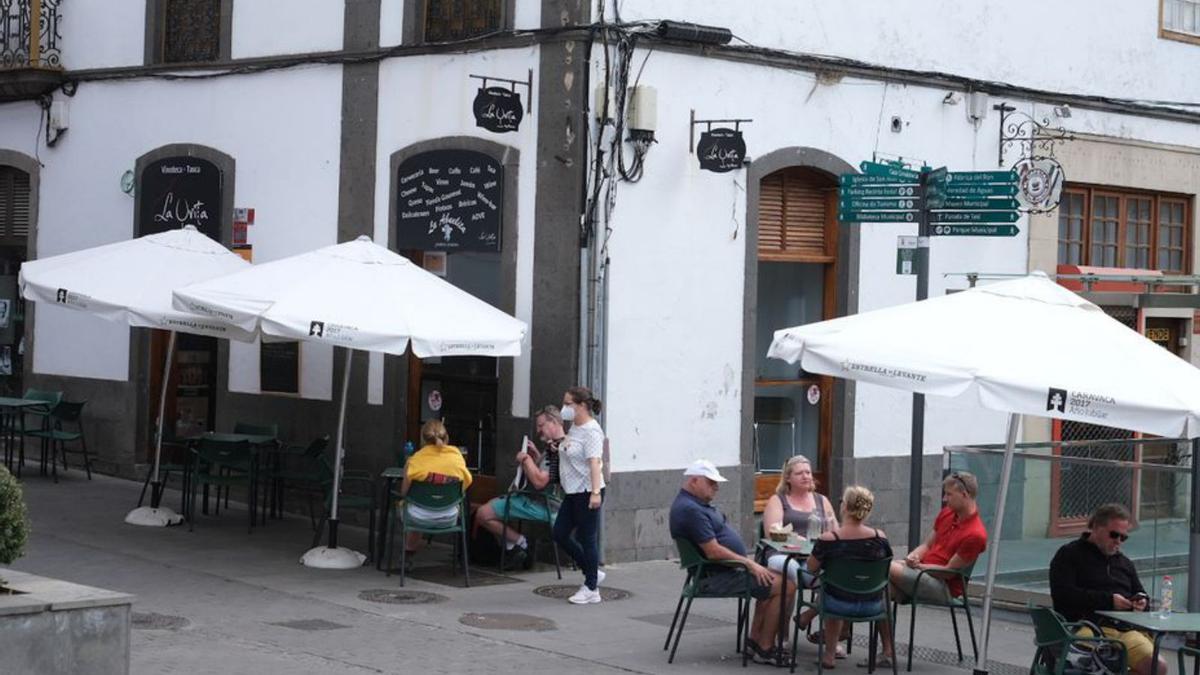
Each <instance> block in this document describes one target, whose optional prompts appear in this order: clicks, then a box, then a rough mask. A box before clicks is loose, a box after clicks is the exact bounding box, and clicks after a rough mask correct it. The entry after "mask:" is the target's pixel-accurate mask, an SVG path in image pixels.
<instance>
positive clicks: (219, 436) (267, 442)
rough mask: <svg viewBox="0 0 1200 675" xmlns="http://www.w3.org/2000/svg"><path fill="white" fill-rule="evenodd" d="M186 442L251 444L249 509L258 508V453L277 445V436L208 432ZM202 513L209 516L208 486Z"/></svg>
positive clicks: (205, 490)
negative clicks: (204, 441)
mask: <svg viewBox="0 0 1200 675" xmlns="http://www.w3.org/2000/svg"><path fill="white" fill-rule="evenodd" d="M184 440H186V441H188V442H189V443H198V442H200V441H202V440H208V441H217V442H218V443H241V442H243V441H245V442H246V443H247V444H249V446H250V461H251V472H252V475H251V476H250V484H251V491H252V494H251V495H249V499H250V504H248V505H247V506H249V508H250V509H251V510H254V509H256V508H257V507H258V487H257V485H258V473H259V466H258V456H259V452H258V451H259V450H260V449H262V448H266V447H269V446H271V445H273V444H275V442H276V441H277V440H278V439H277V438H276V437H275V436H273V435H271V434H237V433H230V432H226V431H206V432H204V433H202V434H196V435H195V436H189V437H187V438H186V439H184ZM217 498H218V499H219V498H220V495H219V494H218V495H217ZM200 512H201V513H204V514H208V486H207V485H206V486H205V487H204V502H203V503H202V505H201V507H200ZM263 522H264V524H265V522H266V514H265V513H264V514H263Z"/></svg>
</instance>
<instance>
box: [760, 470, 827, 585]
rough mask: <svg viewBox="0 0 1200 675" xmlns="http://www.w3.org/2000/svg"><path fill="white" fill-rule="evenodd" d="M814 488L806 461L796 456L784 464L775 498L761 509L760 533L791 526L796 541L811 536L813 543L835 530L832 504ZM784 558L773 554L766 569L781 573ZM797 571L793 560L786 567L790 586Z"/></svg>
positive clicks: (779, 554)
mask: <svg viewBox="0 0 1200 675" xmlns="http://www.w3.org/2000/svg"><path fill="white" fill-rule="evenodd" d="M816 488H817V484H816V482H815V481H814V480H813V473H812V465H811V464H809V461H808V458H807V457H804V456H802V455H797V456H795V457H792V458H791V459H789V460H788V461H786V462H784V464H783V470H782V471H781V472H780V474H779V486H778V487H777V488H775V494H773V495H771V497H770V498H769V499H767V504H766V507H764V509H763V520H762V523H763V532H770V531H771V528H772V527H773V526H776V525H791V526H792V532H795V533H796V534H797V535H799V536H800V537H804V538H807V537H808V536H809V534H810V533H811V534H812V535H813V538H814V539H815V538H816V537H819V536H821V535H822V534H824V533H825V532H828V531H830V530H833V529H835V528H837V526H838V522H837V515H836V514H837V512H836V511H835V510H834V508H833V504H831V503H830V502H829V499H828V498H827V497H825V496H824V495H822V494H818V493H817V491H816ZM786 557H787V556H786V555H784V554H783V553H775V554H774V555H772V556H771V557H769V558H767V567H768V568H769V569H772V570H775V571H776V572H782V571H783V563H784V560H785V559H786ZM799 569H800V564H799V562H797V561H795V560H793V561H792V564H791V565H789V566H788V571H787V574H788V578H789V579H791V581H792V582H793V583H795V581H796V574H797V573H798V571H799Z"/></svg>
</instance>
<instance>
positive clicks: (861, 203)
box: [838, 197, 921, 211]
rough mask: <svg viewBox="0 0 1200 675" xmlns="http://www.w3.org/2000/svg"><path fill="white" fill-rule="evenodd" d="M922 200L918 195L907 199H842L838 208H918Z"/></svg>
mask: <svg viewBox="0 0 1200 675" xmlns="http://www.w3.org/2000/svg"><path fill="white" fill-rule="evenodd" d="M920 206H921V204H920V200H919V199H917V198H916V197H908V198H906V199H842V200H841V201H839V202H838V208H839V209H840V210H842V211H846V210H850V209H859V210H861V209H916V208H920Z"/></svg>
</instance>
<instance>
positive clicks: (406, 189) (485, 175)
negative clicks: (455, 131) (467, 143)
mask: <svg viewBox="0 0 1200 675" xmlns="http://www.w3.org/2000/svg"><path fill="white" fill-rule="evenodd" d="M396 186H397V193H396V243H397V248H400V249H416V250H421V251H499V250H500V231H501V223H502V217H501V214H502V212H503V205H504V167H503V166H502V165H501V164H500V162H498V161H496V160H495V159H492V158H491V157H490V156H488V155H485V154H483V153H481V152H476V151H473V150H431V151H429V152H423V153H421V154H419V155H414V156H413V157H410V158H408V159H406V160H405V161H404V162H403V163H402V164H400V168H399V169H398V170H397V176H396Z"/></svg>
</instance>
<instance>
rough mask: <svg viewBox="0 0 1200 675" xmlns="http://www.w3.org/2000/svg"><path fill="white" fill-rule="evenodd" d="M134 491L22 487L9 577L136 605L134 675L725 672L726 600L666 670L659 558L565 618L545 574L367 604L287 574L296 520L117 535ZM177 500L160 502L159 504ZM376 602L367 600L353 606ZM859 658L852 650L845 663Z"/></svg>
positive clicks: (937, 649)
mask: <svg viewBox="0 0 1200 675" xmlns="http://www.w3.org/2000/svg"><path fill="white" fill-rule="evenodd" d="M27 476H28V474H27ZM139 487H140V486H138V485H136V484H134V483H130V482H128V481H122V480H117V479H111V478H106V477H99V476H98V477H97V478H96V479H95V480H93V481H91V482H88V481H86V480H83V479H81V478H80V477H79V476H78V475H75V472H72V473H71V474H69V475H68V476H67V477H66V478H64V479H63V480H62V481H61V482H60V483H59V484H58V485H54V484H52V483H50V482H49V481H47V480H43V479H40V478H27V479H26V481H25V491H26V501H27V502H28V504H29V510H30V515H31V519H32V523H33V528H34V529H33V536H32V540H31V542H30V546H29V548H28V551H27V553H26V555H25V557H23V558H22V559H20V560H19V561H18V562H17V563H16V564H14V565H13V567H14V568H17V569H20V570H23V571H27V572H32V573H35V574H42V575H46V576H51V577H57V578H62V579H66V580H69V581H74V582H77V583H82V584H87V585H93V586H100V587H103V588H109V589H113V590H119V591H123V592H127V593H132V594H135V595H136V596H137V602H136V603H135V605H134V613H135V620H134V622H133V623H134V628H133V639H132V648H131V652H132V654H131V657H132V662H133V666H132V672H133V673H136V674H141V673H189V674H190V673H209V672H222V673H322V674H341V673H347V674H351V673H353V674H358V673H511V672H513V671H514V670H519V671H520V672H522V673H552V672H553V673H563V672H588V673H618V672H624V673H657V672H675V673H718V672H721V673H728V672H737V671H736V670H735V669H738V668H739V666H740V657H739V656H738V655H737V654H736V653H735V650H734V629H733V621H734V614H735V611H734V605H733V603H732V602H726V601H708V602H700V601H698V602H697V603H696V604H695V606H694V607H693V610H692V618H691V619H690V620H689V624H690V625H689V626H688V630H687V631H686V632H685V634H684V636H683V640H682V643H681V646H680V654H679V656H678V657H677V658H676V663H675V664H674V665H673V666H669V665H668V664H667V663H666V654H665V653H664V652H663V651H662V642H663V639H664V638H665V636H666V625H667V623H668V622H669V620H670V612H671V611H672V610H673V609H674V605H675V600H676V599H677V598H678V588H679V584H680V582H681V577H680V574H679V571H678V567H677V565H675V564H674V563H672V562H669V561H647V562H640V563H626V564H619V565H610V566H609V567H608V573H609V577H608V580H607V582H606V585H607V586H609V587H610V588H612V589H621V590H625V591H628V592H629V597H627V598H625V599H621V600H614V601H610V602H604V603H601V604H599V605H589V606H584V607H576V606H572V605H569V604H568V603H566V602H563V601H562V600H561V599H556V598H554V597H546V596H547V595H550V596H553V594H546V593H543V594H538V593H535V592H534V591H535V589H537V588H539V587H541V586H544V585H550V584H569V585H575V584H578V583H580V581H581V578H580V577H579V575H578V573H577V572H571V571H569V570H564V579H563V580H562V581H559V580H558V579H556V578H555V575H554V571H553V568H550V569H549V570H548V571H547V570H545V569H541V570H539V571H537V572H530V573H521V574H519V575H515V578H516V581H515V582H513V583H500V584H489V585H477V586H475V587H472V588H469V589H467V588H455V587H451V586H448V585H442V584H437V583H431V582H428V581H418V580H414V579H410V580H409V581H408V583H407V585H406V586H405V588H404V589H403V590H405V591H421V592H425V593H433V594H436V596H437V597H433V598H420V599H421V600H432V601H430V602H421V603H417V604H392V603H388V602H379V601H377V600H380V599H384V600H387V599H395V598H389V597H388V594H387V593H386V591H399V590H401V589H400V588H399V581H398V579H397V578H396V577H395V576H392V577H385V576H384V575H383V574H382V573H380V572H376V571H375V569H374V568H373V567H363V568H361V569H356V570H349V571H329V570H312V569H307V568H304V567H302V566H300V565H299V564H298V559H299V556H300V554H301V553H303V552H304V550H305V548H306V547H307V546H308V543H309V540H310V538H311V532H310V530H309V529H308V521H307V519H306V518H287V519H284V520H282V521H280V520H272V521H270V522H269V523H268V524H267V525H266V526H265V527H259V528H255V530H254V532H253V533H252V534H247V533H246V529H245V522H246V521H245V513H244V511H239V510H238V509H236V508H234V509H232V510H230V511H228V512H225V511H223V512H222V515H221V516H220V517H201V519H200V520H199V521H198V522H197V524H196V527H195V531H194V532H188V530H187V528H186V527H175V528H168V529H158V528H139V527H135V526H131V525H125V524H124V523H123V522H122V519H123V517H124V514H125V512H126V511H128V509H130V508H131V507H132V506H133V505H134V503H135V502H136V499H137V492H138V488H139ZM177 500H178V496H177V495H173V494H171V493H168V497H167V503H168V504H171V503H173V501H177ZM345 529H346V533H345V535H344V536H345V537H346V538H347V539H348V541H347V542H346V543H347V544H349V545H351V546H354V547H356V548H358V549H359V550H365V548H366V545H365V544H366V537H365V533H363V532H361V531H358V530H356V529H354V528H345ZM420 564H422V565H429V566H441V565H446V558H445V553H444V552H442V551H438V550H431V551H428V552H427V553H426V554H425V555H424V556H423V559H421V560H420ZM486 573H487V570H476V571H475V574H476V575H483V574H486ZM479 580H480V581H482V579H479ZM379 590H382V591H385V593H383V594H382V595H383V597H382V598H380V597H379V596H380V595H381V594H379V593H376V594H374V595H373V594H371V593H364V591H379ZM360 596H362V597H360ZM364 597H365V598H372V597H374V600H376V601H372V600H371V599H364ZM399 599H404V598H403V597H400V598H399ZM923 614H924V612H923ZM921 623H922V625H921V626H918V630H917V643H918V645H920V646H921V648H922V649H921V650H918V652H917V654H918V656H921V655H922V654H925V655H926V658H935V657H931V656H929V655H935V656H936V655H937V654H941V655H943V656H944V655H945V654H946V653H947V652H948V651H953V648H954V647H953V645H954V643H953V635H952V633H951V632H950V631H949V620H948V617H947V616H946V615H945V614H943V613H940V612H937V611H936V610H932V611H930V612H929V614H928V616H926V617H925V618H924V619H923V620H922V622H921ZM965 639H966V636H965V635H964V640H965ZM992 642H993V650H994V654H995V655H996V656H997V657H998V658H999V659H1000V660H1001V661H1002V662H1003V663H1007V664H1008V667H1004V666H1003V665H1002V664H998V667H997V668H995V669H994V671H993V672H996V673H1000V674H1001V675H1003V673H1007V672H1015V670H1014V669H1015V668H1017V667H1020V666H1021V665H1022V664H1024V669H1027V668H1028V663H1029V658H1030V655H1031V653H1032V632H1031V629H1030V627H1029V626H1028V625H1026V624H1024V623H1021V622H1020V621H1012V622H1009V621H998V622H996V623H995V624H994V626H993V631H992ZM864 651H865V650H864V649H862V648H860V647H859V648H856V649H855V653H856V654H855V655H856V656H858V655H860V654H862V652H864ZM815 655H816V651H815V648H811V647H810V646H809V645H807V644H805V645H803V646H802V647H801V652H800V666H801V667H800V668H798V670H799V671H802V672H810V671H812V670H814V669H815V667H814V666H813V665H812V664H813V659H814V658H815ZM969 658H970V657H969V655H968V661H967V662H966V663H964V664H961V665H958V664H955V666H954V667H951V666H950V665H946V664H943V663H934V662H932V661H929V660H926V661H920V660H918V662H917V663H914V672H922V673H951V672H963V671H964V670H967V669H969V667H970V660H969ZM936 660H943V659H936ZM843 663H844V664H845V663H846V662H843ZM750 668H751V669H752V670H757V671H762V669H763V666H756V665H751V667H750ZM846 669H847V670H851V671H855V672H858V671H859V669H857V668H853V667H850V668H846ZM862 672H865V669H863V670H862Z"/></svg>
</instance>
